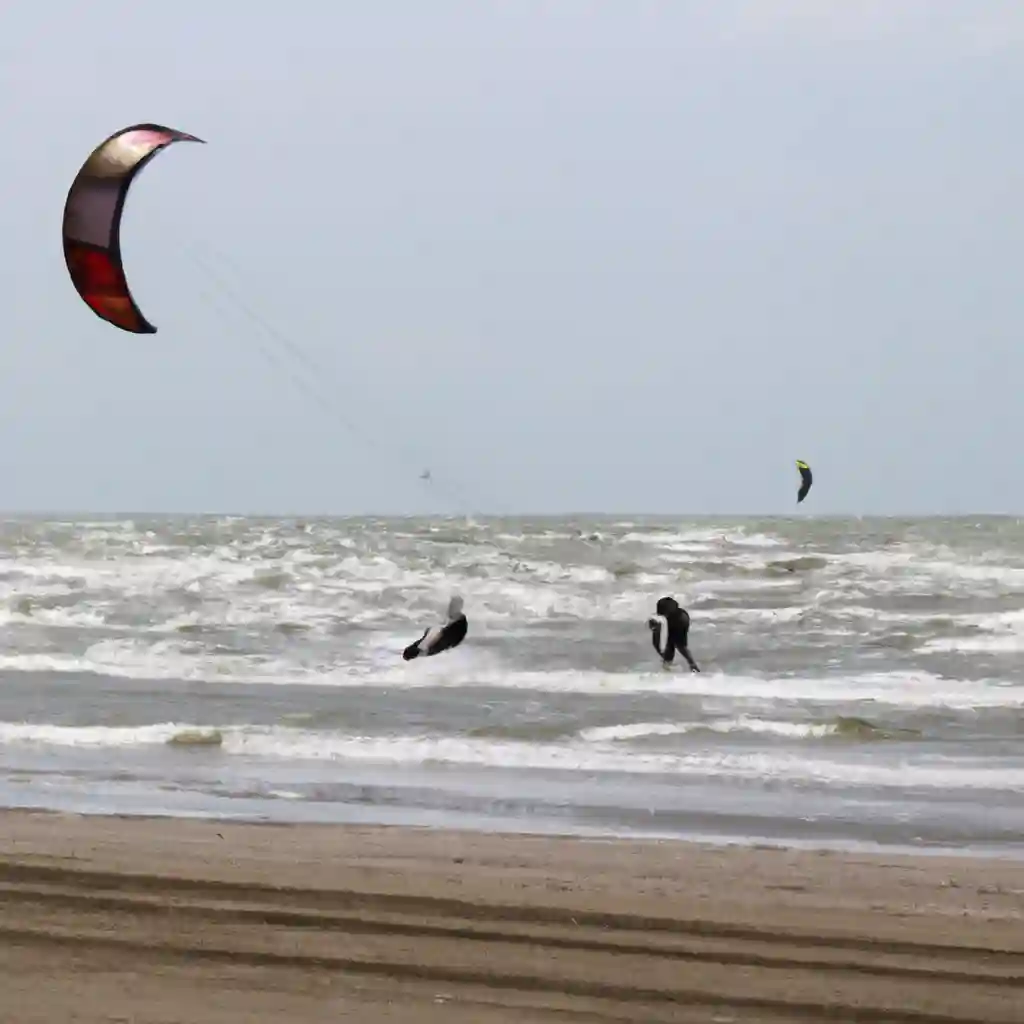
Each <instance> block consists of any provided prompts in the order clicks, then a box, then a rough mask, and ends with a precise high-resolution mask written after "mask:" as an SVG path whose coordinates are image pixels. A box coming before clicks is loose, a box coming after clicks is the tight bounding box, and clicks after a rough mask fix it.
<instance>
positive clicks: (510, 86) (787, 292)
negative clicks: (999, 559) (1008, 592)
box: [0, 0, 1024, 514]
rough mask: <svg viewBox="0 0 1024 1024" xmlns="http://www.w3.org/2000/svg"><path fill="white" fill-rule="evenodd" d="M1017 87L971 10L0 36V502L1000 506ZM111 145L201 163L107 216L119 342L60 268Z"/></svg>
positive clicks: (169, 166)
mask: <svg viewBox="0 0 1024 1024" xmlns="http://www.w3.org/2000/svg"><path fill="white" fill-rule="evenodd" d="M1022 57H1024V4H1021V3H1019V2H1001V0H985V2H984V3H981V2H978V3H963V2H956V0H917V2H914V0H900V2H898V3H894V2H893V0H874V2H857V0H748V2H745V3H741V2H737V0H713V2H712V0H703V2H688V0H665V2H662V3H654V2H644V0H628V2H625V0H623V2H616V0H604V2H597V0H592V2H584V0H546V2H534V0H489V2H482V0H429V2H426V0H361V2H358V3H357V2H354V0H292V2H290V3H284V4H269V3H251V4H241V3H234V4H232V3H210V2H205V3H200V2H198V0H177V2H175V3H159V4H157V3H143V2H140V0H91V2H88V3H87V2H72V0H47V2H46V3H43V2H39V3H16V4H15V3H8V4H5V5H3V6H2V7H0V76H2V77H0V88H2V92H0V96H2V97H3V98H2V99H0V108H2V113H3V119H2V121H3V125H4V131H5V153H6V159H5V160H4V161H3V162H2V163H0V191H2V194H3V196H4V200H5V201H4V221H3V223H4V229H5V241H6V244H5V246H4V250H3V255H2V257H0V259H2V260H3V264H4V273H3V282H4V283H3V285H2V286H0V287H2V288H3V289H4V290H5V300H6V301H5V302H4V304H3V318H4V322H3V332H2V336H3V339H4V345H3V347H2V349H0V352H2V364H0V429H2V431H3V438H4V443H3V445H2V446H0V474H2V476H0V481H2V485H0V507H5V508H8V509H11V510H19V509H61V510H75V509H80V510H90V511H118V510H139V511H158V510H163V511H265V512H275V511H283V512H304V513H317V512H331V513H360V512H397V513H401V512H420V511H432V510H433V511H447V510H451V509H453V507H454V506H453V503H452V501H451V500H450V499H449V498H448V496H447V491H450V490H452V489H455V490H458V491H459V492H460V493H461V494H462V495H464V499H465V505H464V506H463V508H462V510H463V511H464V510H465V509H466V507H468V508H471V509H473V510H475V511H479V512H489V511H510V510H511V511H530V512H559V511H566V510H591V511H601V512H615V511H638V512H643V511H650V512H678V513H681V514H685V513H706V512H729V513H758V512H765V513H774V512H781V513H787V512H790V511H793V510H794V509H795V505H794V499H795V492H796V488H797V485H798V478H797V472H796V468H795V466H794V460H795V459H797V458H803V459H806V460H808V461H809V462H810V463H811V464H812V466H813V467H814V470H815V477H816V481H815V489H814V490H813V491H812V493H811V497H810V498H809V499H808V501H807V502H806V503H805V505H803V506H801V508H800V511H801V513H804V512H805V511H806V512H807V513H813V512H822V513H836V512H850V513H870V512H880V513H903V512H907V513H926V512H936V513H947V512H963V511H1013V512H1021V511H1024V469H1022V461H1024V457H1022V454H1021V451H1022V438H1024V412H1022V397H1021V392H1022V387H1024V345H1022V340H1024V287H1022V282H1021V277H1022V274H1024V219H1022V217H1021V212H1022V208H1024V198H1022V197H1024V173H1022V171H1024V142H1022V137H1024V136H1022V132H1021V128H1020V120H1021V111H1022V110H1024V59H1022ZM139 121H156V122H158V123H162V124H166V125H169V126H171V127H174V128H178V129H181V130H183V131H186V132H190V133H193V134H195V135H198V136H200V137H201V138H203V139H205V140H206V141H207V143H208V144H207V145H205V146H196V145H187V144H181V145H177V146H175V147H172V148H171V149H170V150H168V151H165V152H164V153H161V154H160V155H158V156H157V157H156V159H155V160H154V161H153V162H152V163H151V164H150V165H149V166H148V167H147V168H146V170H145V171H144V172H143V173H142V175H140V177H139V178H138V179H137V180H136V182H135V186H134V188H133V190H132V194H131V196H130V197H129V201H128V205H127V208H126V212H125V218H124V230H123V241H124V250H125V261H126V267H127V272H128V277H129V281H130V283H131V284H132V287H133V291H134V293H135V296H136V298H137V300H138V302H139V304H140V306H141V307H142V309H143V311H144V312H145V313H146V315H147V316H148V317H149V319H150V320H151V321H152V322H154V323H155V324H156V325H157V327H158V328H159V333H158V334H156V335H152V336H132V335H129V334H125V333H123V332H121V331H118V330H117V329H115V328H113V327H111V326H110V325H108V324H106V323H104V322H102V321H100V320H99V319H97V318H96V317H95V316H94V315H93V314H92V313H91V312H90V311H89V310H88V308H87V307H86V306H85V305H84V304H83V303H82V302H81V300H80V299H79V298H78V297H77V295H76V294H75V292H74V290H73V288H72V286H71V284H70V282H69V280H68V278H67V274H66V271H65V268H64V262H63V257H62V253H61V245H60V237H59V236H60V225H61V214H62V209H63V204H64V198H65V195H66V192H67V189H68V187H69V185H70V183H71V180H72V178H73V176H74V174H75V173H76V171H77V170H78V168H79V166H80V165H81V163H82V161H83V160H84V159H85V157H86V156H87V155H88V153H89V151H90V149H91V148H92V147H93V146H95V145H96V144H97V143H99V142H100V141H101V140H102V139H103V138H104V137H105V136H106V135H108V134H110V133H111V132H114V131H116V130H117V129H118V128H120V127H123V126H126V125H129V124H132V123H134V122H139ZM264 328H265V329H266V332H265V330H264ZM296 352H298V353H301V354H303V358H301V359H300V356H299V355H296V354H295V353H296ZM310 366H313V367H314V368H315V372H313V373H311V372H310ZM289 374H295V375H299V376H302V377H304V378H306V379H307V380H308V383H306V384H303V385H301V386H300V385H299V384H297V383H296V382H295V381H294V380H293V379H292V377H291V376H289ZM346 423H349V424H355V425H356V426H357V427H358V429H359V431H360V434H358V435H356V434H353V433H352V432H351V430H350V429H349V427H348V426H347V425H346ZM371 440H372V443H371ZM425 467H430V468H431V469H432V471H433V475H434V482H433V483H432V484H430V485H428V486H424V485H422V484H421V483H420V482H419V481H418V479H417V478H418V475H419V473H420V471H421V470H422V469H423V468H425Z"/></svg>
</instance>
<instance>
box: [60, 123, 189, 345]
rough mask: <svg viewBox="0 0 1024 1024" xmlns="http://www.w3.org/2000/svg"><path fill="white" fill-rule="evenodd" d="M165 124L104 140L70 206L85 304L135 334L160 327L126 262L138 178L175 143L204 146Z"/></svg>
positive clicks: (75, 267)
mask: <svg viewBox="0 0 1024 1024" xmlns="http://www.w3.org/2000/svg"><path fill="white" fill-rule="evenodd" d="M202 141H203V140H202V139H197V138H196V137H195V136H194V135H187V134H186V133H185V132H179V131H176V130H175V129H174V128H165V127H163V125H159V124H135V125H131V126H130V127H128V128H122V129H121V130H120V131H119V132H115V133H114V134H113V135H111V136H110V137H109V138H107V139H104V141H103V142H101V143H100V144H99V145H98V146H97V147H96V148H95V149H94V150H93V151H92V153H91V154H90V155H89V158H88V159H87V160H86V161H85V163H84V164H82V167H81V170H79V172H78V174H77V175H76V176H75V180H74V181H73V182H72V183H71V188H70V189H69V190H68V197H67V200H66V201H65V203H64V227H63V232H62V234H63V239H64V262H65V263H66V264H67V267H68V273H69V274H70V275H71V283H72V284H73V285H74V286H75V290H76V291H77V292H78V294H79V295H80V296H81V297H82V300H83V301H84V302H85V303H86V305H88V306H89V308H90V309H91V310H92V311H93V312H94V313H95V314H96V315H97V316H98V317H100V318H101V319H103V320H106V321H108V322H109V323H112V324H113V325H114V326H115V327H120V328H121V330H123V331H130V332H131V333H132V334H155V333H156V328H155V327H154V326H153V325H152V324H151V323H150V322H149V321H148V320H147V319H146V318H145V317H144V316H143V315H142V311H141V310H140V309H139V307H138V306H137V305H136V304H135V300H134V299H133V298H132V294H131V291H130V290H129V288H128V281H127V279H126V278H125V273H124V267H123V265H122V263H121V214H122V212H123V210H124V203H125V199H126V198H127V196H128V190H129V189H130V188H131V184H132V182H133V181H134V180H135V176H136V175H137V174H138V173H139V171H141V170H142V168H143V167H145V165H146V164H147V163H148V162H149V161H150V160H152V158H153V157H154V156H156V154H157V153H159V152H160V150H162V149H165V148H166V147H167V146H169V145H171V144H172V143H174V142H202Z"/></svg>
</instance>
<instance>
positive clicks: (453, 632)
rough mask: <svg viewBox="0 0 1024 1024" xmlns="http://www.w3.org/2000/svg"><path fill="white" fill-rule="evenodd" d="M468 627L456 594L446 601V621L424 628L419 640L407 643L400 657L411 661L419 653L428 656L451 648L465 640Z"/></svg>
mask: <svg viewBox="0 0 1024 1024" xmlns="http://www.w3.org/2000/svg"><path fill="white" fill-rule="evenodd" d="M468 629H469V623H468V622H467V621H466V616H465V615H463V614H462V598H461V597H459V596H458V595H456V596H455V597H453V598H452V599H451V600H450V601H449V602H448V621H447V622H446V623H444V625H442V626H434V627H433V628H432V629H427V630H424V633H423V636H421V637H420V638H419V640H417V641H416V642H415V643H412V644H409V646H408V647H406V649H405V650H404V651H402V657H403V658H404V659H405V660H406V661H412V660H413V658H418V657H420V655H423V657H426V658H429V657H430V656H431V655H432V654H440V653H441V652H442V651H448V650H451V648H453V647H458V646H459V644H461V643H462V641H463V640H465V638H466V631H467V630H468Z"/></svg>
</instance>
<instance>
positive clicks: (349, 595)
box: [0, 516, 1024, 856]
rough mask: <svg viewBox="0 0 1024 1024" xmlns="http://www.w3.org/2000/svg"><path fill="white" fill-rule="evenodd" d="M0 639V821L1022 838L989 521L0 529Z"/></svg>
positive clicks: (995, 546) (920, 842) (860, 840)
mask: <svg viewBox="0 0 1024 1024" xmlns="http://www.w3.org/2000/svg"><path fill="white" fill-rule="evenodd" d="M453 593H459V594H461V595H462V596H463V597H464V598H465V611H466V615H467V617H468V619H469V635H468V637H467V639H466V641H465V643H464V644H463V645H462V646H461V647H459V648H458V649H457V650H455V651H452V652H447V653H445V654H443V655H441V656H439V657H436V658H431V659H423V660H419V661H415V662H410V663H405V662H403V661H402V658H401V651H402V648H403V647H404V646H405V645H406V644H408V643H409V642H411V641H412V640H414V639H416V638H417V637H418V636H419V635H420V634H421V633H422V632H423V630H424V629H425V628H426V627H427V626H428V625H431V624H433V623H434V622H435V621H437V620H438V619H439V618H440V617H441V616H442V615H443V613H444V609H445V607H446V605H447V602H448V599H449V597H450V596H451V595H452V594H453ZM668 594H671V595H674V596H675V597H677V599H678V600H679V601H680V603H681V604H682V605H683V606H684V607H686V608H687V609H688V610H689V612H690V615H691V618H692V627H691V633H690V646H691V650H692V652H693V655H694V657H695V658H696V659H697V661H698V663H699V664H700V666H701V669H702V672H701V673H700V674H699V675H695V674H690V673H689V672H688V671H687V670H686V668H685V665H679V664H677V665H675V666H674V667H673V668H672V669H671V670H668V671H666V670H664V669H663V668H662V667H661V665H660V664H659V662H658V658H657V656H656V654H655V652H654V650H653V648H652V646H651V642H650V634H649V632H648V630H647V628H646V625H645V622H646V619H647V618H648V617H649V616H650V615H651V614H653V611H654V606H655V603H656V601H657V599H658V598H659V597H661V596H663V595H668ZM0 624H2V629H0V804H2V805H5V806H9V807H34V808H47V809H56V810H68V811H84V812H88V813H120V814H158V815H203V816H214V817H225V818H228V817H231V818H244V819H252V820H268V821H281V822H284V821H310V822H314V821H322V822H356V821H358V822H367V821H373V822H386V823H406V824H422V825H445V826H457V827H472V828H511V829H515V830H517V831H537V832H564V833H578V834H588V835H629V834H632V835H655V836H668V837H677V838H694V839H705V840H707V839H711V840H715V841H736V842H773V843H785V844H795V845H812V846H815V845H816V846H847V847H849V846H854V847H858V846H859V847H875V846H883V847H889V848H908V847H909V848H915V849H918V850H928V849H934V850H943V851H945V852H948V851H949V850H963V851H971V852H989V853H995V854H1000V855H1009V856H1019V855H1020V853H1021V851H1022V850H1024V525H1022V523H1021V521H1019V520H1017V519H1015V518H1007V517H964V518H957V519H937V518H936V519H867V518H865V519H856V518H851V519H815V518H812V517H799V516H798V517H794V518H791V519H784V518H766V519H686V520H684V519H678V518H667V517H663V518H655V517H629V518H625V517H617V518H612V517H608V518H599V517H575V518H561V519H554V518H548V519H540V518H523V519H514V518H505V519H480V520H472V519H471V520H464V519H451V518H449V519H441V518H438V519H372V518H363V519H343V518H337V519H318V518H310V519H305V520H300V519H296V518H290V519H261V518H246V517H239V516H194V517H171V516H131V517H129V516H121V517H110V518H97V517H90V518H84V517H81V518H70V517H69V518H43V517H35V518H9V519H7V520H4V521H2V522H0Z"/></svg>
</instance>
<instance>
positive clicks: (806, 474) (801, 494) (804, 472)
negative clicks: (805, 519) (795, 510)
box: [796, 459, 814, 505]
mask: <svg viewBox="0 0 1024 1024" xmlns="http://www.w3.org/2000/svg"><path fill="white" fill-rule="evenodd" d="M796 468H797V469H798V470H800V490H799V491H797V492H796V503H797V504H798V505H799V504H800V502H801V501H803V500H804V498H806V497H807V492H808V491H809V490H810V489H811V484H812V483H814V476H813V475H812V474H811V467H810V466H808V465H807V463H806V462H802V461H801V460H800V459H797V460H796Z"/></svg>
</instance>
